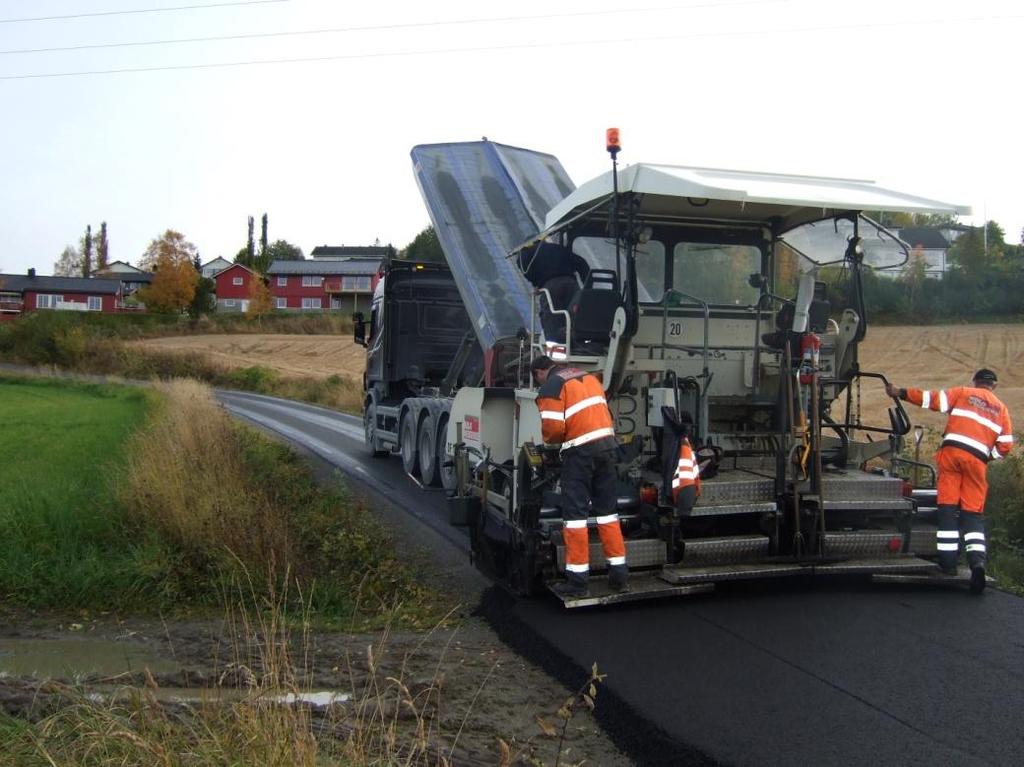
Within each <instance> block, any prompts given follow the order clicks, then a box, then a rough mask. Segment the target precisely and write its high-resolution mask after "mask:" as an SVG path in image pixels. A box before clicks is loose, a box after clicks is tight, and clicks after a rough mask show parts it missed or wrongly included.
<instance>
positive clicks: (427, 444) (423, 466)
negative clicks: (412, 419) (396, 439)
mask: <svg viewBox="0 0 1024 767" xmlns="http://www.w3.org/2000/svg"><path fill="white" fill-rule="evenodd" d="M419 435H420V436H419V448H420V479H421V480H422V481H423V484H424V485H431V486H437V485H438V484H440V482H441V477H440V475H439V473H438V470H437V469H438V465H439V464H440V463H441V461H440V459H439V455H438V452H437V429H435V428H434V416H433V414H431V413H427V414H426V415H425V416H424V417H423V421H422V422H421V423H420V430H419Z"/></svg>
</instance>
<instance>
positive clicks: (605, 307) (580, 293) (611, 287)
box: [569, 269, 622, 345]
mask: <svg viewBox="0 0 1024 767" xmlns="http://www.w3.org/2000/svg"><path fill="white" fill-rule="evenodd" d="M617 283H618V281H617V280H616V277H615V272H613V271H611V270H610V269H592V270H591V271H590V274H588V275H587V280H586V282H584V283H583V287H582V288H580V289H579V290H577V291H576V295H574V296H573V298H572V301H571V302H570V304H569V315H570V316H571V317H572V342H573V344H592V345H597V344H607V342H608V338H609V336H610V335H611V330H612V320H613V319H614V318H615V311H616V310H617V309H618V308H619V306H620V305H621V303H622V302H621V300H620V298H619V291H618V290H617Z"/></svg>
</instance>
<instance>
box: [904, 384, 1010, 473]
mask: <svg viewBox="0 0 1024 767" xmlns="http://www.w3.org/2000/svg"><path fill="white" fill-rule="evenodd" d="M907 401H908V402H913V403H914V404H915V405H920V406H921V407H923V408H927V409H928V410H935V411H937V412H939V413H949V420H948V421H946V429H945V431H944V432H943V435H942V446H943V447H957V448H960V449H961V450H966V451H967V452H968V453H970V454H971V455H973V456H975V457H976V458H980V459H981V460H982V461H988V460H990V459H992V458H1002V457H1003V456H1005V455H1006V454H1007V453H1009V452H1010V448H1011V447H1012V446H1013V425H1012V424H1011V423H1010V411H1009V410H1008V409H1007V408H1006V405H1004V404H1003V403H1002V402H1001V401H1000V400H999V398H998V397H996V395H995V394H993V393H992V392H991V391H989V390H988V389H982V388H978V387H974V386H958V387H957V388H955V389H950V390H949V391H945V390H941V389H940V390H937V391H926V390H923V389H907Z"/></svg>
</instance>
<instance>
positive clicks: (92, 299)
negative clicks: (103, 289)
mask: <svg viewBox="0 0 1024 767" xmlns="http://www.w3.org/2000/svg"><path fill="white" fill-rule="evenodd" d="M89 311H90V312H102V311H103V299H102V298H101V297H100V296H89Z"/></svg>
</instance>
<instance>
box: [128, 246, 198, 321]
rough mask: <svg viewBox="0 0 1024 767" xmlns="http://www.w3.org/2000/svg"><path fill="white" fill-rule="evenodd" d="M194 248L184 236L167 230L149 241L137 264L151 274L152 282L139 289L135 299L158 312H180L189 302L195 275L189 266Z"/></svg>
mask: <svg viewBox="0 0 1024 767" xmlns="http://www.w3.org/2000/svg"><path fill="white" fill-rule="evenodd" d="M197 255H198V252H197V251H196V246H195V245H193V244H192V243H191V242H189V241H188V240H186V239H185V235H183V234H181V233H180V232H175V231H174V230H173V229H168V230H167V231H166V232H164V234H163V236H161V237H160V238H158V239H155V240H153V241H152V242H151V243H150V244H149V247H148V248H146V252H145V253H144V254H143V256H142V260H141V262H140V263H141V265H142V268H143V269H147V270H149V271H151V272H154V274H153V282H152V283H151V284H150V285H149V286H148V287H145V288H142V289H141V290H139V299H140V300H141V301H142V302H143V303H145V304H146V306H147V307H150V308H152V309H153V310H154V311H158V312H173V311H181V310H182V309H185V308H186V307H188V306H189V305H190V304H191V303H192V299H193V298H194V297H195V293H196V283H197V282H198V281H199V274H198V273H197V272H196V270H195V267H193V265H192V260H193V259H194V258H195V257H196V256H197Z"/></svg>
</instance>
